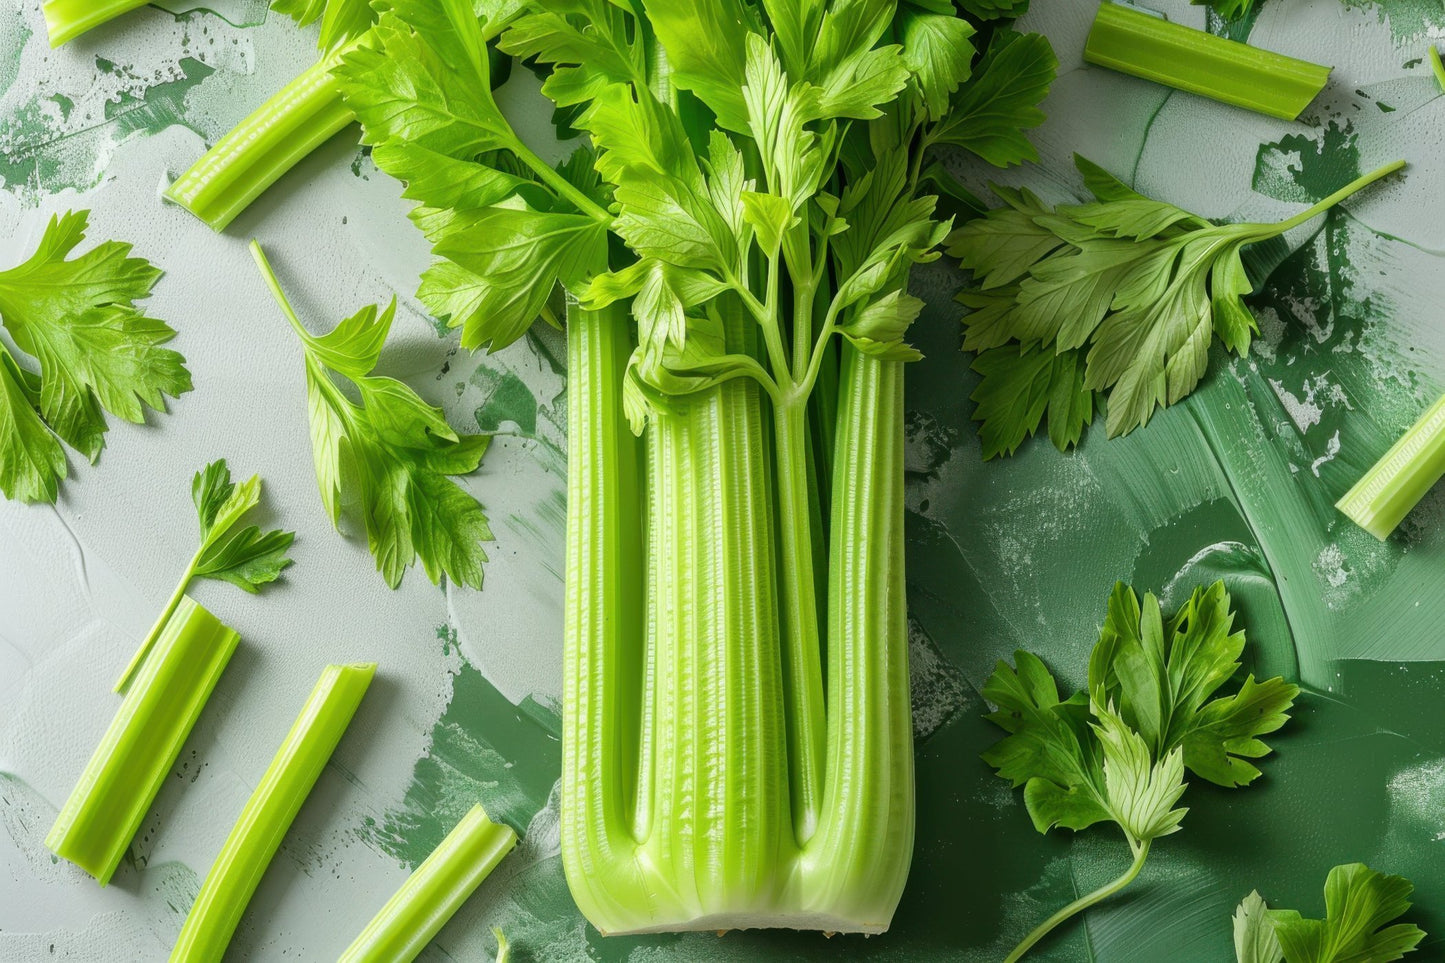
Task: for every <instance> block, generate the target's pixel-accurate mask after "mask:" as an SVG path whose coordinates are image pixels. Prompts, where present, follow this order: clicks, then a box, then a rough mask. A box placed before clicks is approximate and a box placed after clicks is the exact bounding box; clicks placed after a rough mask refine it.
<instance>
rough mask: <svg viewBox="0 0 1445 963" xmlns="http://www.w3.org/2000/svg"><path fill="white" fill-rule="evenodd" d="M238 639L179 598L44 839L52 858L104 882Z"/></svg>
mask: <svg viewBox="0 0 1445 963" xmlns="http://www.w3.org/2000/svg"><path fill="white" fill-rule="evenodd" d="M238 641H239V638H238V637H237V635H236V633H235V632H234V631H232V630H231V629H229V628H227V627H226V626H224V625H222V624H221V622H220V621H219V620H218V619H217V618H216V617H215V616H214V615H212V614H211V613H210V612H207V611H206V610H205V609H204V608H202V607H201V606H200V605H199V604H197V603H196V602H195V601H194V600H192V599H191V598H189V597H187V596H183V597H182V598H181V599H180V601H179V602H178V603H177V604H176V607H175V609H174V610H173V611H172V612H171V616H170V618H169V619H167V620H166V623H165V627H164V629H163V631H161V632H160V634H159V636H158V637H157V639H156V642H155V646H154V648H153V649H152V650H151V655H150V658H148V659H146V660H145V663H144V664H143V665H142V666H141V668H140V672H139V674H138V675H137V676H136V677H135V681H134V682H133V684H132V685H131V687H130V690H129V691H128V692H127V693H126V696H125V699H124V700H123V701H122V702H121V704H120V709H119V710H118V711H117V712H116V714H115V718H114V719H112V720H111V723H110V728H109V729H107V730H106V732H105V736H104V738H102V739H101V741H100V745H99V746H97V747H96V749H95V755H93V756H91V758H90V762H89V763H88V764H87V765H86V767H85V771H84V772H83V773H82V774H81V777H80V781H79V782H77V783H76V785H75V789H74V790H73V791H72V792H71V794H70V798H69V799H67V800H66V802H65V806H64V808H63V809H61V811H60V815H59V816H57V817H56V819H55V825H54V826H53V827H51V830H50V834H49V835H48V836H46V837H45V845H46V846H47V847H49V848H50V851H51V852H53V853H54V854H55V855H57V856H59V857H61V858H62V859H68V860H69V861H70V862H72V863H75V864H76V865H77V866H79V867H80V868H81V869H83V870H85V871H86V872H87V873H89V874H90V875H92V876H94V877H95V878H96V879H97V880H99V881H100V884H101V885H102V886H104V885H105V884H106V883H108V882H109V881H110V877H111V875H112V874H113V873H114V872H115V868H116V867H117V866H118V865H120V860H121V857H122V856H123V855H124V854H125V850H126V847H127V846H129V845H130V841H131V839H132V838H133V837H134V836H135V834H136V830H137V829H139V828H140V824H141V820H142V819H144V818H145V814H146V812H147V810H149V809H150V806H151V803H152V802H153V801H154V800H155V797H156V793H157V792H158V791H159V790H160V788H161V782H162V781H163V780H164V779H165V778H166V775H167V774H168V773H169V772H170V771H171V767H172V766H174V765H175V762H176V757H177V756H179V755H180V753H181V745H182V744H183V743H184V742H185V741H186V736H187V735H189V734H190V731H191V727H192V726H194V725H195V724H196V719H197V718H198V717H199V716H200V714H201V708H202V707H203V706H204V705H205V704H206V700H207V699H208V698H210V695H211V690H213V689H214V688H215V687H216V680H217V679H219V678H220V677H221V671H222V670H223V669H225V667H226V663H227V662H229V661H230V659H231V653H232V652H234V651H235V650H236V643H237V642H238Z"/></svg>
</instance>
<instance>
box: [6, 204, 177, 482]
mask: <svg viewBox="0 0 1445 963" xmlns="http://www.w3.org/2000/svg"><path fill="white" fill-rule="evenodd" d="M88 218H89V212H87V211H71V212H67V213H66V214H63V215H59V216H56V217H52V218H51V219H50V222H49V224H48V225H47V226H46V228H45V233H44V235H43V236H42V237H41V240H40V245H39V247H38V248H37V250H36V252H35V254H34V255H32V256H31V257H30V259H29V260H27V261H26V262H24V263H23V264H20V265H18V266H17V267H14V268H11V269H9V270H6V271H0V322H3V324H4V326H5V329H6V330H7V331H8V332H9V333H10V336H11V337H12V338H13V339H14V342H15V346H16V347H17V348H19V349H20V351H22V352H25V353H26V354H29V355H32V356H33V357H34V358H35V359H36V361H37V362H38V366H39V369H40V370H39V373H38V375H37V374H36V373H35V372H32V371H29V370H26V369H24V368H22V367H21V365H20V362H19V361H18V360H17V359H16V357H15V356H14V355H13V354H11V353H10V352H9V350H8V349H4V350H3V359H0V360H3V364H0V381H3V385H0V409H3V410H0V492H3V493H4V494H5V497H7V498H19V499H21V500H22V501H27V502H32V501H46V502H53V501H54V500H55V497H56V494H57V492H58V485H59V480H60V479H61V478H64V477H65V475H66V467H65V461H64V453H63V451H62V450H61V449H60V448H59V446H58V444H56V443H54V441H53V439H52V440H51V441H46V440H45V438H44V437H43V435H44V433H45V432H46V431H48V432H51V433H53V434H54V435H55V436H58V438H59V439H60V440H61V441H64V442H65V443H66V444H68V445H70V446H71V447H72V448H74V449H75V450H76V451H78V452H80V453H81V454H82V455H84V456H85V457H86V458H87V459H89V460H90V461H91V462H94V461H95V460H96V459H97V458H98V457H99V456H100V452H101V449H102V448H103V447H104V446H105V433H106V431H107V430H108V428H109V426H108V424H107V423H106V419H105V412H110V413H111V414H113V415H116V416H117V417H120V418H123V419H125V420H126V421H130V422H134V423H137V424H140V423H142V422H144V421H145V415H146V411H147V410H148V409H149V410H155V411H163V410H165V407H166V397H167V396H169V397H172V398H174V397H178V396H179V395H181V394H182V393H184V392H186V391H190V390H191V375H190V372H189V371H187V370H186V368H185V359H184V358H183V357H181V356H180V354H178V353H177V352H175V351H172V350H170V349H169V348H164V347H162V345H164V344H165V343H166V342H168V341H170V340H171V339H172V338H174V337H175V334H176V333H175V331H174V330H172V329H171V328H170V327H169V326H168V325H166V324H165V323H164V322H162V321H158V320H156V319H154V318H149V317H146V315H145V314H144V312H143V311H142V310H141V309H140V308H137V307H136V305H135V302H136V301H137V300H139V299H142V298H145V297H147V296H149V294H150V292H151V288H152V287H153V286H154V285H155V283H156V280H157V279H158V278H159V277H160V275H161V272H160V270H159V269H158V268H156V267H155V266H153V265H152V264H150V263H149V262H148V261H145V260H144V259H142V258H134V257H130V256H129V255H130V250H131V246H130V245H129V244H123V243H121V242H118V241H106V242H104V243H101V244H99V245H96V246H95V247H93V248H91V249H90V250H89V251H87V252H85V253H84V254H81V255H79V256H78V257H73V258H72V257H70V255H71V254H72V253H73V252H74V250H75V248H76V247H77V246H78V245H79V244H80V243H81V241H83V240H84V239H85V229H86V225H87V223H88Z"/></svg>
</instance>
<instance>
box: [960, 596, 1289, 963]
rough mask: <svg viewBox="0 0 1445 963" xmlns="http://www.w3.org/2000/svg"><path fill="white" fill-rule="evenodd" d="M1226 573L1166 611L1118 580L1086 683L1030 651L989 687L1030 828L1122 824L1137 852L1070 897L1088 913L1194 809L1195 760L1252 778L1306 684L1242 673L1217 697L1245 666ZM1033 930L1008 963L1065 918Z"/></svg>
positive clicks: (995, 756)
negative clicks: (1238, 682) (1188, 803)
mask: <svg viewBox="0 0 1445 963" xmlns="http://www.w3.org/2000/svg"><path fill="white" fill-rule="evenodd" d="M1232 624H1233V614H1232V612H1231V610H1230V600H1229V593H1228V592H1227V591H1226V590H1225V588H1224V583H1223V582H1216V583H1214V584H1213V585H1211V586H1209V587H1207V588H1199V589H1196V590H1195V591H1194V593H1193V595H1192V596H1191V597H1190V599H1189V601H1188V602H1187V603H1186V604H1185V605H1184V606H1183V607H1182V608H1181V609H1180V610H1179V612H1177V613H1176V614H1175V615H1174V616H1173V617H1171V618H1170V619H1168V620H1167V621H1166V620H1165V619H1164V618H1163V616H1162V614H1161V613H1160V610H1159V602H1158V600H1157V599H1155V598H1154V596H1153V595H1145V596H1144V603H1143V605H1142V606H1141V605H1140V603H1139V600H1138V597H1137V596H1136V595H1135V594H1134V591H1133V590H1132V589H1130V588H1128V587H1127V586H1125V585H1123V584H1120V585H1117V586H1115V588H1114V591H1113V594H1112V595H1111V596H1110V599H1109V614H1108V618H1107V619H1106V620H1105V623H1104V627H1103V630H1102V631H1101V632H1100V636H1099V642H1098V644H1096V645H1095V646H1094V651H1093V653H1092V655H1091V656H1090V659H1089V690H1088V694H1087V695H1086V694H1085V693H1083V692H1077V693H1074V694H1073V695H1072V696H1070V697H1069V698H1067V699H1060V698H1059V688H1058V683H1057V682H1056V681H1055V680H1054V677H1053V676H1052V674H1050V672H1049V670H1048V668H1047V667H1045V666H1044V664H1043V662H1042V661H1041V660H1040V659H1039V658H1038V657H1037V656H1034V655H1031V654H1029V653H1028V652H1018V653H1016V655H1015V660H1014V661H1015V665H1014V666H1009V665H1008V664H1007V663H1005V662H1002V661H1000V662H999V664H998V667H997V668H996V669H995V670H994V673H993V675H992V676H991V677H990V678H989V680H988V682H987V683H986V684H985V685H984V688H983V696H984V699H986V700H987V701H988V702H990V703H992V704H993V705H994V706H996V707H997V708H996V709H995V710H994V711H993V712H992V713H991V714H990V715H989V716H988V719H989V721H991V722H993V723H995V724H996V725H998V726H999V727H1000V728H1001V729H1003V730H1004V731H1005V732H1006V733H1007V735H1006V736H1005V737H1004V738H1003V739H1001V740H999V742H998V743H997V744H995V745H994V746H993V747H992V748H991V749H989V750H988V751H987V752H985V753H984V755H983V758H984V761H985V762H987V763H988V764H989V765H990V766H992V767H993V768H994V769H995V770H996V771H997V773H998V775H999V776H1000V777H1001V778H1004V779H1007V780H1008V781H1009V782H1010V783H1011V784H1012V785H1014V786H1015V787H1018V786H1022V787H1023V788H1024V806H1025V808H1026V809H1027V810H1028V813H1029V817H1030V818H1031V819H1032V820H1033V823H1034V827H1035V828H1036V829H1038V830H1039V832H1047V831H1049V830H1050V829H1052V828H1053V827H1055V826H1063V827H1065V828H1067V829H1072V830H1075V831H1078V830H1080V829H1085V828H1087V827H1089V826H1092V825H1094V824H1095V823H1100V822H1112V823H1114V824H1115V825H1117V826H1118V827H1119V828H1120V830H1122V831H1123V833H1124V838H1125V840H1126V841H1127V842H1128V844H1129V849H1130V851H1131V853H1132V854H1133V862H1132V864H1131V865H1130V867H1129V870H1128V871H1127V872H1126V873H1125V874H1124V875H1123V876H1121V877H1119V878H1118V879H1117V880H1114V881H1113V882H1112V883H1108V884H1106V885H1105V886H1103V887H1101V888H1100V889H1099V890H1097V891H1095V892H1094V893H1092V894H1090V895H1089V896H1087V897H1084V898H1083V899H1081V900H1080V901H1078V902H1076V903H1075V904H1074V905H1073V911H1074V912H1078V911H1080V910H1082V909H1084V908H1086V907H1087V906H1090V905H1093V904H1094V903H1096V902H1098V901H1100V900H1102V899H1105V898H1107V897H1108V896H1110V895H1112V894H1113V893H1115V892H1118V891H1119V890H1120V889H1123V888H1124V887H1125V886H1127V885H1128V884H1129V883H1130V882H1131V881H1132V880H1133V879H1134V877H1135V876H1136V875H1138V873H1139V870H1140V869H1141V868H1142V866H1143V864H1144V860H1145V859H1146V858H1147V856H1148V854H1149V849H1150V846H1151V845H1152V843H1153V842H1154V841H1155V840H1156V839H1159V838H1161V837H1163V836H1167V835H1170V834H1172V833H1174V832H1177V831H1178V830H1179V828H1180V824H1181V821H1182V820H1183V818H1184V815H1185V812H1186V810H1184V809H1180V808H1177V807H1176V804H1177V803H1178V801H1179V799H1180V797H1181V796H1182V795H1183V794H1184V790H1185V788H1186V784H1185V782H1184V774H1185V770H1186V769H1187V770H1189V771H1191V772H1194V773H1195V774H1197V775H1200V776H1203V777H1204V778H1206V779H1209V780H1210V781H1212V782H1216V783H1218V784H1219V785H1222V786H1226V787H1231V788H1232V787H1236V786H1243V785H1247V784H1248V783H1249V782H1251V781H1253V780H1254V778H1255V777H1257V776H1258V775H1259V770H1258V769H1257V768H1255V767H1254V766H1253V765H1252V764H1251V763H1249V762H1247V761H1245V760H1247V759H1258V758H1259V757H1261V756H1263V755H1265V754H1266V753H1268V752H1269V748H1268V747H1267V746H1266V745H1264V743H1263V742H1261V741H1260V740H1259V736H1261V735H1265V734H1267V733H1270V732H1274V731H1275V730H1276V729H1278V728H1279V727H1280V726H1281V725H1283V723H1284V722H1285V720H1286V719H1287V718H1288V716H1287V715H1286V710H1288V709H1289V707H1290V705H1291V704H1292V703H1293V700H1294V697H1295V696H1296V695H1297V694H1298V692H1299V689H1298V687H1296V686H1294V685H1290V684H1289V683H1286V682H1284V681H1283V680H1282V679H1277V678H1276V679H1270V680H1269V681H1267V682H1263V683H1257V682H1255V681H1254V677H1253V676H1249V677H1248V678H1246V679H1245V681H1244V683H1243V684H1242V686H1241V687H1240V689H1239V691H1238V692H1237V693H1235V694H1234V695H1227V696H1221V695H1218V694H1217V693H1218V692H1219V690H1220V689H1221V688H1222V687H1223V686H1224V685H1225V684H1226V683H1227V682H1228V681H1229V679H1230V678H1232V677H1233V676H1234V675H1235V674H1236V672H1237V671H1238V670H1239V668H1240V663H1239V661H1238V659H1239V655H1240V651H1241V649H1242V648H1243V645H1244V635H1243V633H1233V632H1231V631H1230V630H1231V628H1232ZM1062 919H1063V918H1062V917H1059V916H1055V917H1053V918H1051V919H1050V920H1049V921H1048V922H1046V923H1044V924H1042V925H1041V926H1040V927H1039V928H1038V929H1036V930H1034V932H1032V933H1030V934H1029V935H1028V936H1027V937H1026V938H1025V939H1024V941H1023V942H1022V943H1021V944H1020V945H1019V948H1018V949H1017V950H1015V951H1014V954H1013V955H1012V956H1011V957H1010V958H1011V959H1017V958H1018V955H1019V954H1020V953H1021V952H1022V951H1023V950H1026V949H1027V948H1028V947H1030V946H1032V945H1033V944H1034V943H1035V942H1036V941H1038V940H1039V939H1041V938H1042V937H1043V936H1044V935H1045V934H1046V933H1048V932H1049V931H1050V930H1051V929H1052V928H1053V927H1054V926H1056V925H1057V924H1058V923H1060V922H1062Z"/></svg>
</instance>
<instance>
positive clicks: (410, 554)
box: [251, 241, 492, 588]
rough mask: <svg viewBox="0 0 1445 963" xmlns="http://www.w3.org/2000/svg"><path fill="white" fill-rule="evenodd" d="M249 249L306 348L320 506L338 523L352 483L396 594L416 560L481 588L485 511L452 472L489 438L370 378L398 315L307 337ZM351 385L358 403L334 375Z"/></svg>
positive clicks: (368, 312) (473, 460)
mask: <svg viewBox="0 0 1445 963" xmlns="http://www.w3.org/2000/svg"><path fill="white" fill-rule="evenodd" d="M251 253H252V254H253V255H254V256H255V258H256V263H257V264H258V265H259V266H260V268H261V272H262V274H263V276H264V277H265V279H266V283H267V284H268V285H269V286H270V288H271V291H272V293H273V294H274V295H275V296H276V301H277V303H278V304H279V305H280V306H281V309H282V311H283V313H284V314H285V315H286V318H287V320H288V321H290V322H291V325H292V327H293V328H294V329H295V331H296V333H297V335H298V336H299V337H300V338H301V343H302V345H303V346H304V348H305V351H306V405H307V410H308V413H309V415H310V420H311V447H312V455H313V456H314V460H315V464H316V482H317V485H318V486H319V488H320V490H321V501H322V504H323V505H324V506H325V507H326V513H327V514H328V515H329V516H330V517H331V520H332V523H333V524H336V525H338V526H339V524H340V520H341V503H342V496H343V488H344V487H345V485H344V482H350V483H353V484H354V485H355V493H356V498H357V501H358V502H359V503H360V512H361V516H362V520H363V522H364V524H365V528H366V541H367V547H368V548H369V549H370V550H371V554H372V556H373V557H374V558H375V559H376V567H377V570H378V571H380V572H381V574H382V577H383V578H385V579H386V584H387V585H389V586H391V587H392V588H395V587H396V586H397V585H399V584H400V583H401V578H402V575H403V574H405V572H406V570H407V569H408V568H409V567H411V565H412V564H413V563H414V562H415V561H416V560H417V559H420V560H421V564H422V568H423V569H424V570H425V571H426V574H427V577H428V578H429V579H431V580H432V582H434V583H439V582H440V580H441V577H442V575H446V577H447V578H449V579H450V580H451V581H452V582H454V583H456V584H459V585H469V586H472V587H473V588H480V587H481V584H482V563H484V562H485V561H486V560H487V555H486V552H485V551H483V549H482V543H483V542H487V541H491V539H492V532H491V528H490V527H489V526H488V524H487V518H486V516H485V515H484V514H483V512H482V507H481V505H479V504H477V500H476V499H475V498H473V497H472V496H471V495H470V494H468V493H467V491H466V490H465V489H463V488H462V487H461V486H459V485H458V484H457V483H456V482H455V481H453V480H452V479H451V478H450V477H449V476H453V475H466V474H470V473H471V472H473V471H476V469H477V466H478V465H479V464H480V463H481V460H482V455H483V454H484V453H485V452H486V450H487V444H488V442H489V441H490V439H489V438H487V437H486V436H483V435H458V434H457V433H456V432H455V431H454V430H453V429H452V428H451V426H450V425H448V424H447V422H446V418H445V417H444V415H443V414H442V412H441V410H440V409H437V408H434V407H432V406H431V405H428V404H427V403H426V402H425V401H423V400H422V399H421V398H420V397H419V396H418V395H417V393H416V392H415V391H413V390H412V389H411V388H409V387H407V386H406V385H404V384H402V383H401V382H400V381H397V380H396V379H394V378H387V377H384V376H381V375H375V374H372V373H371V372H372V369H374V368H375V366H376V363H377V360H378V359H379V357H380V355H381V348H382V345H383V344H384V343H385V341H386V335H387V332H388V331H390V329H391V322H392V318H393V316H394V314H395V311H396V302H395V301H394V300H393V301H392V302H391V304H389V305H388V306H387V307H386V308H385V310H382V311H379V312H378V311H377V309H376V308H375V307H374V306H371V305H368V306H367V307H365V308H363V309H362V310H361V311H359V312H357V313H356V314H355V315H353V316H352V317H350V318H348V319H346V320H345V321H342V322H341V323H340V324H338V325H337V326H336V327H335V328H333V329H332V330H331V331H330V332H329V333H327V334H324V335H313V334H311V333H310V332H308V331H307V330H306V329H305V327H303V326H302V324H301V321H300V319H299V318H297V316H296V314H295V312H294V311H293V310H292V309H291V306H290V304H289V303H288V302H287V300H286V297H285V294H284V293H283V292H282V290H281V286H280V283H279V282H278V281H277V280H276V276H275V274H274V273H273V272H272V271H271V267H270V265H269V264H268V263H267V261H266V257H265V255H264V254H263V253H262V252H261V247H260V245H259V244H257V243H256V242H254V241H253V242H252V243H251ZM338 377H339V378H343V379H345V380H346V381H349V382H350V383H351V385H352V387H353V388H354V389H355V390H356V392H357V394H358V395H359V397H360V402H359V403H358V402H356V401H353V400H352V399H351V398H350V397H348V396H347V395H346V394H345V393H344V392H343V391H342V389H341V387H340V385H339V384H338V383H337V381H336V379H337V378H338Z"/></svg>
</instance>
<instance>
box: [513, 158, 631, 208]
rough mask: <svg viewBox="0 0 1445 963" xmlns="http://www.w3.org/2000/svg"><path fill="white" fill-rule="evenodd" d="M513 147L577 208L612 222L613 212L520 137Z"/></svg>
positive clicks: (555, 189) (528, 164) (527, 163)
mask: <svg viewBox="0 0 1445 963" xmlns="http://www.w3.org/2000/svg"><path fill="white" fill-rule="evenodd" d="M511 148H512V153H514V154H516V155H517V157H518V158H519V159H520V160H521V161H522V163H524V164H526V165H527V166H528V167H530V168H532V170H534V171H535V172H536V173H537V176H538V177H540V178H542V180H543V182H545V183H546V185H547V186H548V187H550V188H552V190H554V191H556V192H557V193H558V194H560V195H561V196H563V197H565V198H566V199H567V200H569V201H571V202H572V206H573V207H575V208H577V210H579V211H581V212H582V213H583V214H586V215H588V216H590V217H592V218H594V219H596V220H599V221H605V222H606V223H608V224H611V223H612V215H611V214H608V213H607V212H606V211H605V210H603V209H602V207H601V206H600V205H599V204H598V203H597V202H596V201H594V200H593V199H592V198H590V197H588V196H587V195H586V194H584V193H582V191H581V190H579V189H578V188H577V186H576V185H575V184H573V183H572V182H571V181H569V180H567V178H565V177H563V176H562V175H561V174H559V173H557V172H556V171H555V170H554V169H553V168H552V166H551V165H550V164H548V163H547V162H546V161H544V160H542V158H540V157H538V156H537V155H536V154H534V153H532V149H531V148H530V147H528V146H527V145H526V144H524V143H522V140H521V138H520V137H515V136H514V137H513V143H512V145H511Z"/></svg>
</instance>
